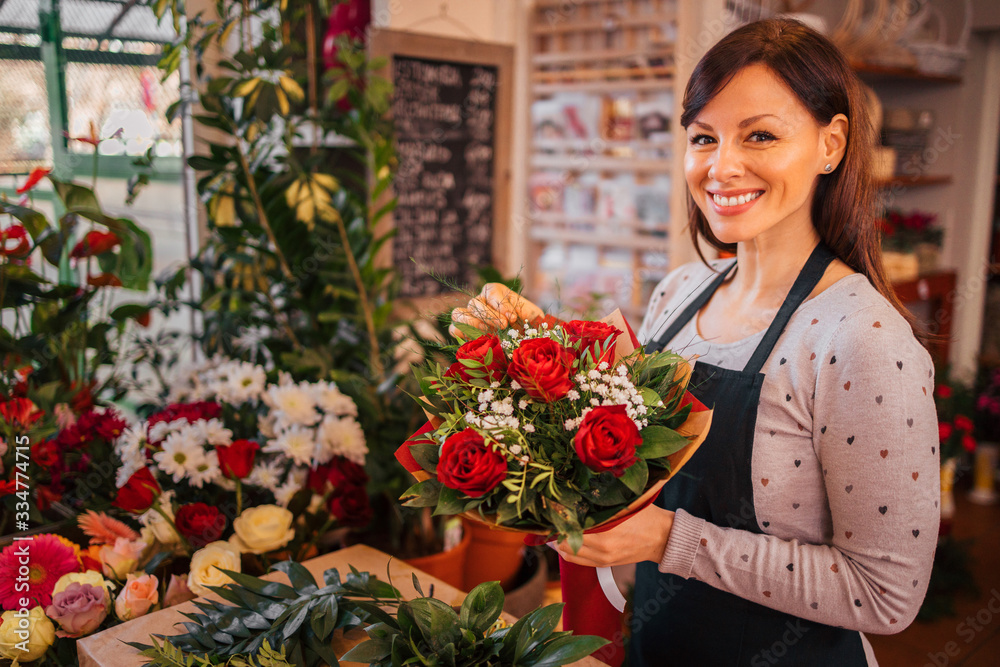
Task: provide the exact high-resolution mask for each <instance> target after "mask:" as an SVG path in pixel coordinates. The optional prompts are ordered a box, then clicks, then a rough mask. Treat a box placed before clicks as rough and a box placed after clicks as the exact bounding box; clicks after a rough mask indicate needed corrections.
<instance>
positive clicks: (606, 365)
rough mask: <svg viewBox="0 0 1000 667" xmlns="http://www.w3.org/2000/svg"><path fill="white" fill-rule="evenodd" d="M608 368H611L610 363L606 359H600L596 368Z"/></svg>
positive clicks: (603, 369)
mask: <svg viewBox="0 0 1000 667" xmlns="http://www.w3.org/2000/svg"><path fill="white" fill-rule="evenodd" d="M609 368H611V364H609V363H608V362H606V361H602V362H601V363H599V364H597V370H599V371H606V370H608V369H609Z"/></svg>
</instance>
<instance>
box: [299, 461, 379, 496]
mask: <svg viewBox="0 0 1000 667" xmlns="http://www.w3.org/2000/svg"><path fill="white" fill-rule="evenodd" d="M367 483H368V473H366V472H365V469H364V468H362V467H361V466H359V465H358V464H357V463H355V462H354V461H349V460H347V459H345V458H344V457H343V456H336V457H334V458H333V459H332V460H331V461H330V462H329V463H327V464H326V465H323V466H319V467H318V468H316V469H315V470H310V471H309V480H308V481H307V482H306V485H307V486H308V487H309V488H310V489H312V491H313V493H318V494H319V495H323V494H324V493H326V492H327V491H328V490H329V489H331V488H332V489H340V488H344V487H364V486H365V485H366V484H367Z"/></svg>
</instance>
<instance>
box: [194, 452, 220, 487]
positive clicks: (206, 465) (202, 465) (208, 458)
mask: <svg viewBox="0 0 1000 667" xmlns="http://www.w3.org/2000/svg"><path fill="white" fill-rule="evenodd" d="M221 474H222V470H221V469H220V468H219V455H218V454H216V453H215V452H214V451H211V452H206V453H205V457H204V459H203V460H202V461H200V462H199V463H198V464H197V465H196V466H195V468H194V470H193V471H192V472H191V473H190V474H189V475H188V483H190V484H191V486H193V487H195V488H198V489H200V488H201V487H202V486H204V485H205V484H211V483H212V482H214V481H215V480H216V479H217V478H219V477H220V476H221Z"/></svg>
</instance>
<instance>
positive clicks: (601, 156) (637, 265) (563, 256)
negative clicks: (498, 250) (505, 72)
mask: <svg viewBox="0 0 1000 667" xmlns="http://www.w3.org/2000/svg"><path fill="white" fill-rule="evenodd" d="M529 26H530V27H529V30H530V37H531V42H532V53H531V66H530V69H531V74H530V77H531V78H530V89H531V96H532V101H531V126H532V131H531V141H530V142H529V146H530V147H529V159H528V165H529V169H530V171H529V176H528V191H529V195H528V197H529V201H528V212H529V215H528V218H529V223H530V224H529V229H528V230H527V244H528V266H530V267H533V270H532V271H531V273H530V274H529V275H528V276H527V278H528V285H527V289H528V292H529V294H530V295H531V296H533V297H534V298H535V299H537V300H538V301H539V302H540V303H543V304H545V306H546V307H549V308H551V307H553V306H557V305H562V306H564V307H569V308H573V309H577V310H579V309H581V308H586V307H587V305H588V304H590V303H591V298H592V297H593V296H594V295H601V296H604V297H607V299H608V301H609V302H610V303H613V304H615V305H617V306H619V307H621V308H622V310H623V311H624V312H625V313H626V315H627V316H629V318H630V319H631V320H632V321H634V322H637V320H638V319H639V318H641V315H642V312H643V309H644V307H645V304H646V302H647V301H648V298H649V294H650V292H651V291H652V289H653V287H654V286H655V285H656V283H657V282H659V280H660V279H662V278H663V276H665V275H666V273H667V271H668V269H669V267H670V266H671V265H672V262H671V250H672V242H673V238H672V237H673V236H674V235H673V234H672V233H671V212H670V205H671V190H672V188H673V187H675V183H677V178H676V176H675V174H674V173H673V171H674V164H675V163H674V162H673V157H674V153H673V151H674V148H673V134H672V131H673V124H674V116H675V81H676V78H675V74H676V69H675V64H674V46H675V44H676V42H677V35H678V0H575V1H574V2H572V3H567V2H563V1H559V0H538V1H537V2H536V3H535V6H534V8H533V10H532V15H531V21H530V22H529ZM600 309H601V307H598V310H600Z"/></svg>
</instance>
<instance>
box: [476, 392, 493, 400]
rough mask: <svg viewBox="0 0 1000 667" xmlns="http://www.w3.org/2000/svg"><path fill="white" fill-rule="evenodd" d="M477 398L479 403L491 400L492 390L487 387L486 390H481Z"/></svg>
mask: <svg viewBox="0 0 1000 667" xmlns="http://www.w3.org/2000/svg"><path fill="white" fill-rule="evenodd" d="M478 400H479V402H480V403H489V402H490V401H492V400H493V390H492V389H487V390H486V391H484V392H482V393H481V394H479V398H478Z"/></svg>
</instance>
